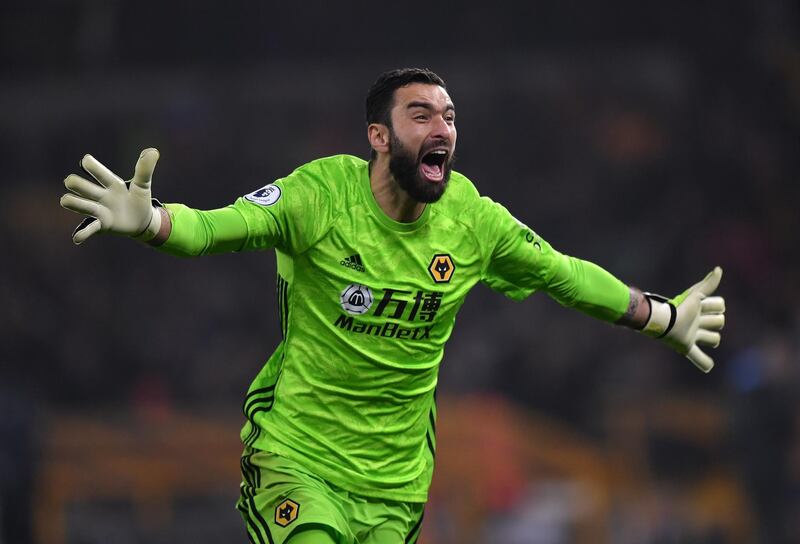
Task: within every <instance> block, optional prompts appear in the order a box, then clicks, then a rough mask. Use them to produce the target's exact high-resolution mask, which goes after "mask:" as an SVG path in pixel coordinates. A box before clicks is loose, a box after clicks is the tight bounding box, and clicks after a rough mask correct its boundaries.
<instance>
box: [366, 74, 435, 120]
mask: <svg viewBox="0 0 800 544" xmlns="http://www.w3.org/2000/svg"><path fill="white" fill-rule="evenodd" d="M409 83H427V84H429V85H439V86H440V87H443V88H445V89H446V88H447V86H446V85H445V84H444V80H443V79H442V78H440V77H439V76H437V75H436V74H434V73H433V72H432V71H430V70H428V69H427V68H398V69H396V70H389V71H388V72H384V73H382V74H381V75H380V76H378V79H377V80H375V83H373V84H372V87H370V88H369V92H367V104H366V106H367V107H366V110H367V111H366V113H367V125H370V124H372V123H380V124H382V125H386V126H387V127H389V128H391V126H392V117H391V111H392V106H393V105H394V91H395V90H397V89H398V88H400V87H404V86H406V85H408V84H409Z"/></svg>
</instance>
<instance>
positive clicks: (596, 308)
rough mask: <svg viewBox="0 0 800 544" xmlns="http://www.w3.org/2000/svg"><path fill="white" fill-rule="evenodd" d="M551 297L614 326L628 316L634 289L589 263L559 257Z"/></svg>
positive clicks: (550, 289)
mask: <svg viewBox="0 0 800 544" xmlns="http://www.w3.org/2000/svg"><path fill="white" fill-rule="evenodd" d="M547 292H548V294H549V295H550V296H551V297H552V298H553V299H555V300H556V301H557V302H558V303H559V304H562V305H563V306H568V307H570V308H575V309H576V310H579V311H581V312H583V313H585V314H588V315H590V316H592V317H595V318H597V319H601V320H603V321H608V322H610V323H619V322H620V320H621V319H622V318H623V317H624V316H625V315H626V314H627V313H628V311H629V306H630V300H631V290H630V288H629V287H628V286H627V285H625V284H624V283H623V282H621V281H620V280H618V279H617V278H616V277H614V276H613V275H612V274H611V273H609V272H607V271H606V270H604V269H603V268H601V267H599V266H597V265H596V264H594V263H591V262H589V261H584V260H581V259H577V258H575V257H569V256H567V255H561V256H559V262H558V265H557V267H556V270H555V273H554V275H553V277H552V278H551V279H550V281H549V282H548V287H547Z"/></svg>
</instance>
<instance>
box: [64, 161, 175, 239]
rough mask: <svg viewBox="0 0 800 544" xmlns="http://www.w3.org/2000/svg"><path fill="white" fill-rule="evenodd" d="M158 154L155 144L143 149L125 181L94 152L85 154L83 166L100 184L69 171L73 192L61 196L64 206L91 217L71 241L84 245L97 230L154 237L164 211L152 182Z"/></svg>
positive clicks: (82, 223)
mask: <svg viewBox="0 0 800 544" xmlns="http://www.w3.org/2000/svg"><path fill="white" fill-rule="evenodd" d="M158 157H159V155H158V150H157V149H154V148H152V147H151V148H148V149H145V150H144V151H142V153H141V155H139V160H138V161H137V162H136V167H135V169H134V174H133V178H131V179H130V180H129V181H127V182H124V181H122V180H121V179H120V178H119V176H117V175H116V174H115V173H114V172H112V171H111V170H109V169H108V168H106V167H105V166H104V165H103V164H102V163H101V162H100V161H98V160H97V159H95V158H94V157H92V156H91V155H86V156H84V157H83V159H81V162H80V165H81V168H82V169H83V171H84V172H86V173H87V174H88V176H91V177H92V178H94V179H95V180H97V183H94V182H93V181H89V180H88V179H85V178H82V177H81V176H78V175H75V174H70V175H69V176H67V177H66V179H65V180H64V185H65V186H66V188H67V189H69V190H70V191H72V192H71V193H67V194H65V195H64V196H62V197H61V205H62V206H63V207H64V208H66V209H68V210H70V211H73V212H76V213H80V214H83V215H88V216H90V217H87V218H86V219H84V220H83V221H82V222H81V224H80V225H78V227H77V228H76V229H75V231H74V232H73V233H72V241H73V242H75V243H76V244H81V243H83V242H85V241H86V240H87V239H88V238H89V237H90V236H92V235H93V234H95V233H97V232H107V233H110V234H118V235H123V236H131V237H134V238H136V239H137V240H142V241H144V242H146V241H148V240H151V239H152V238H154V237H155V236H156V234H158V231H159V229H160V228H161V212H159V210H158V209H157V207H161V204H160V203H159V202H158V201H157V200H155V199H152V197H151V195H150V185H151V183H152V177H153V170H154V169H155V166H156V162H158ZM88 176H87V177H88ZM73 193H74V194H73Z"/></svg>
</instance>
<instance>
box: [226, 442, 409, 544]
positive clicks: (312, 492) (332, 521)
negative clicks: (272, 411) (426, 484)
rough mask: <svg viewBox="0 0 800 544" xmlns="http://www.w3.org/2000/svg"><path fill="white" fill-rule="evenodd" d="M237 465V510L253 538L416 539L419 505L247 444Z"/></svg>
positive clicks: (389, 542)
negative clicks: (349, 486)
mask: <svg viewBox="0 0 800 544" xmlns="http://www.w3.org/2000/svg"><path fill="white" fill-rule="evenodd" d="M241 467H242V480H243V481H242V486H241V494H240V497H239V500H238V502H237V504H236V508H237V510H239V512H240V513H241V515H242V518H243V519H244V521H245V524H246V526H247V530H248V532H249V533H250V536H251V540H252V541H253V542H273V543H274V544H281V543H288V544H298V543H302V542H316V543H324V542H336V543H337V544H397V543H400V542H416V539H417V538H418V537H419V533H420V529H421V522H422V513H423V509H424V504H423V503H417V502H410V503H404V502H396V501H386V500H376V499H372V498H369V497H362V496H359V495H356V494H353V493H350V492H349V491H347V490H345V489H342V488H340V487H337V486H335V485H333V484H331V483H329V482H326V481H325V480H323V479H321V478H320V477H319V476H317V475H316V474H314V473H312V472H311V471H309V470H308V469H307V468H306V467H304V466H303V465H301V464H300V463H298V462H296V461H293V460H291V459H286V458H284V457H281V456H279V455H275V454H273V453H269V452H263V451H258V450H254V449H252V448H247V447H246V448H245V450H244V452H243V454H242V460H241ZM308 535H317V536H319V537H320V538H321V540H309V538H310V537H309V536H308Z"/></svg>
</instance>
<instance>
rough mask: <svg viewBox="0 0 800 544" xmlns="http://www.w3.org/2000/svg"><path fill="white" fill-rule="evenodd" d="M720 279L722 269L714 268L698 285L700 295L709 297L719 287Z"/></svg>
mask: <svg viewBox="0 0 800 544" xmlns="http://www.w3.org/2000/svg"><path fill="white" fill-rule="evenodd" d="M721 279H722V269H721V268H720V267H718V266H715V267H714V270H712V271H711V272H709V273H708V275H707V276H706V277H705V278H704V279H703V281H701V282H700V283H698V284H697V285H698V287H699V290H700V292H701V293H703V294H704V295H706V296H709V295H711V294H713V293H714V291H716V290H717V287H719V282H720V280H721Z"/></svg>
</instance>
